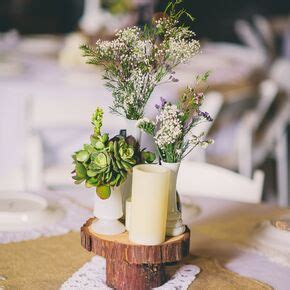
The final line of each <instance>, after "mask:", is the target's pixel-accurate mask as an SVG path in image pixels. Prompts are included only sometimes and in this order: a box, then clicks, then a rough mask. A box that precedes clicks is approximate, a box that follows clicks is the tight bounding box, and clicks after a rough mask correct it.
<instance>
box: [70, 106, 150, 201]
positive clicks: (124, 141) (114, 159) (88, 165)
mask: <svg viewBox="0 0 290 290" xmlns="http://www.w3.org/2000/svg"><path fill="white" fill-rule="evenodd" d="M102 117H103V111H102V110H101V109H99V108H98V109H97V110H96V111H95V113H94V114H93V117H92V124H93V126H94V134H93V135H92V136H91V138H90V141H91V142H90V144H84V145H83V148H82V149H81V150H79V151H76V152H75V153H74V154H73V155H72V158H73V163H74V165H75V168H74V170H73V172H72V173H73V174H74V175H73V177H72V178H73V179H74V180H75V183H76V184H80V183H82V182H85V185H86V186H87V187H96V193H97V194H98V195H99V197H100V198H102V199H106V198H109V197H110V194H111V188H113V187H117V186H120V185H121V184H122V183H123V182H124V181H125V180H126V178H127V175H128V173H129V172H131V171H132V168H133V166H134V165H136V164H139V163H152V162H153V161H154V160H155V154H154V153H151V152H148V151H145V150H140V146H139V144H138V142H137V141H136V140H135V138H134V137H132V136H129V137H127V138H125V137H123V136H115V137H114V138H112V139H109V135H108V134H103V135H102V134H101V133H100V129H101V126H102Z"/></svg>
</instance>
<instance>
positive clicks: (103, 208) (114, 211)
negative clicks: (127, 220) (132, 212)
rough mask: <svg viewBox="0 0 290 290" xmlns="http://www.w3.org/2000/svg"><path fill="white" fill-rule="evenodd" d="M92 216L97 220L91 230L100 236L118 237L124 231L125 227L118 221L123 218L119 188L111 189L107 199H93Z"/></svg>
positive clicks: (97, 197)
mask: <svg viewBox="0 0 290 290" xmlns="http://www.w3.org/2000/svg"><path fill="white" fill-rule="evenodd" d="M94 216H95V217H96V218H97V220H96V221H95V222H94V223H93V224H92V226H91V228H92V230H93V231H94V232H95V233H97V234H102V235H118V234H121V233H123V232H124V231H125V226H124V225H123V224H122V223H121V222H120V221H119V219H120V218H121V217H122V216H123V206H122V193H121V189H120V187H116V188H114V189H112V191H111V195H110V197H109V198H108V199H101V198H100V197H99V196H98V195H97V194H96V197H95V206H94Z"/></svg>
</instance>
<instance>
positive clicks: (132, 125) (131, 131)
mask: <svg viewBox="0 0 290 290" xmlns="http://www.w3.org/2000/svg"><path fill="white" fill-rule="evenodd" d="M136 123H137V120H128V119H126V127H125V128H124V129H126V131H127V136H130V135H132V136H133V137H135V139H136V140H137V141H138V143H139V144H140V145H141V136H142V133H141V130H140V129H139V128H137V127H136Z"/></svg>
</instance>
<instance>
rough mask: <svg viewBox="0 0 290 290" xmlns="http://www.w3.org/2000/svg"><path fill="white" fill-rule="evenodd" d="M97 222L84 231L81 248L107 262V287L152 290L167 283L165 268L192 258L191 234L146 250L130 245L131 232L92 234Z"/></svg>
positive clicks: (142, 246) (168, 240) (86, 227)
mask: <svg viewBox="0 0 290 290" xmlns="http://www.w3.org/2000/svg"><path fill="white" fill-rule="evenodd" d="M94 220H95V218H91V219H89V220H88V221H87V222H86V223H85V224H84V225H83V227H82V228H81V244H82V246H83V247H84V248H85V249H86V250H87V251H90V252H93V253H95V254H96V255H99V256H102V257H104V258H105V259H106V283H107V285H108V286H109V287H112V288H115V289H118V290H136V289H138V290H148V289H151V288H154V287H159V286H161V285H162V284H163V283H165V282H166V281H167V277H166V274H165V264H166V263H172V262H177V261H181V260H182V259H183V258H184V257H186V256H187V255H188V254H189V245H190V231H189V229H188V228H187V227H186V230H185V232H184V233H183V234H181V235H179V236H176V237H167V238H166V240H165V242H163V243H162V244H160V245H154V246H145V245H139V244H135V243H132V242H130V241H129V238H128V232H127V231H126V232H124V233H122V234H119V235H99V234H96V233H95V232H93V231H92V229H91V225H92V223H93V222H94Z"/></svg>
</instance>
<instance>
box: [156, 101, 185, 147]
mask: <svg viewBox="0 0 290 290" xmlns="http://www.w3.org/2000/svg"><path fill="white" fill-rule="evenodd" d="M181 116H182V113H181V112H180V110H178V108H177V107H176V105H172V104H169V103H167V104H165V105H164V108H163V109H162V111H161V113H160V115H158V116H157V118H156V119H157V121H158V122H159V124H160V127H159V129H158V131H157V132H156V135H155V137H154V139H155V143H156V144H157V146H158V147H159V148H160V149H165V147H166V146H167V145H169V144H174V143H175V142H176V141H177V140H178V138H180V137H181V136H182V123H181V121H180V117H181Z"/></svg>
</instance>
